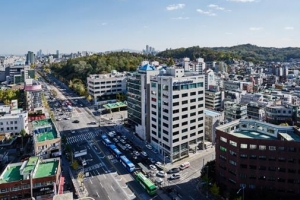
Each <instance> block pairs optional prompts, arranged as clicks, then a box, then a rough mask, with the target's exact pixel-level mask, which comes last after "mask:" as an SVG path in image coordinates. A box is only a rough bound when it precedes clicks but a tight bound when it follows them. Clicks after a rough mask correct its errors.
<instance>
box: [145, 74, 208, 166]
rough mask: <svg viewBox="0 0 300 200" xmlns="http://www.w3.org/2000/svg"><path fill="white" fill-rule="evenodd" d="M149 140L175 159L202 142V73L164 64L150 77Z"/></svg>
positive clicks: (200, 145) (183, 155) (171, 159)
mask: <svg viewBox="0 0 300 200" xmlns="http://www.w3.org/2000/svg"><path fill="white" fill-rule="evenodd" d="M150 83H151V87H150V98H149V99H150V104H149V107H150V124H149V127H150V136H151V144H152V145H153V146H154V147H155V148H158V150H159V153H160V154H162V155H163V156H164V157H166V156H168V157H169V158H170V161H171V162H173V161H176V160H179V159H181V158H184V157H187V156H188V155H189V149H193V150H196V149H197V147H200V148H202V145H203V143H204V99H205V98H204V97H205V96H204V75H200V74H199V73H198V72H185V71H184V69H183V68H167V69H166V70H162V71H160V74H158V75H155V76H151V77H150Z"/></svg>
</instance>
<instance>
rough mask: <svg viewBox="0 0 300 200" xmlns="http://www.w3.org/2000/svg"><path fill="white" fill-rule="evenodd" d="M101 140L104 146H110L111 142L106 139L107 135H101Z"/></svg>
mask: <svg viewBox="0 0 300 200" xmlns="http://www.w3.org/2000/svg"><path fill="white" fill-rule="evenodd" d="M101 139H102V142H103V144H104V145H105V146H109V145H111V144H112V142H111V141H110V140H109V139H108V138H107V135H105V134H103V135H101Z"/></svg>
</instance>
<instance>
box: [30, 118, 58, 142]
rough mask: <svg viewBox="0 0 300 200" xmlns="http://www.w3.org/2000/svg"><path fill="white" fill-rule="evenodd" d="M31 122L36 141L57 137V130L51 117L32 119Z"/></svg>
mask: <svg viewBox="0 0 300 200" xmlns="http://www.w3.org/2000/svg"><path fill="white" fill-rule="evenodd" d="M32 124H33V127H34V134H35V137H36V138H37V141H38V142H43V141H46V140H53V139H55V138H57V132H56V129H55V127H54V125H53V123H52V121H51V119H42V120H37V121H33V122H32Z"/></svg>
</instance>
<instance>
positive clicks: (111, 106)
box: [103, 102, 127, 109]
mask: <svg viewBox="0 0 300 200" xmlns="http://www.w3.org/2000/svg"><path fill="white" fill-rule="evenodd" d="M126 106H127V104H126V103H125V102H116V103H108V104H105V105H103V107H104V108H106V109H114V108H122V107H126Z"/></svg>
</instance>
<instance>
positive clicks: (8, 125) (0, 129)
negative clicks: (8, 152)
mask: <svg viewBox="0 0 300 200" xmlns="http://www.w3.org/2000/svg"><path fill="white" fill-rule="evenodd" d="M16 104H17V102H16ZM22 129H24V130H25V131H26V133H28V112H27V111H22V109H18V108H15V107H11V106H8V105H2V106H0V133H12V134H15V133H20V131H21V130H22Z"/></svg>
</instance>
